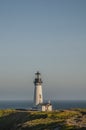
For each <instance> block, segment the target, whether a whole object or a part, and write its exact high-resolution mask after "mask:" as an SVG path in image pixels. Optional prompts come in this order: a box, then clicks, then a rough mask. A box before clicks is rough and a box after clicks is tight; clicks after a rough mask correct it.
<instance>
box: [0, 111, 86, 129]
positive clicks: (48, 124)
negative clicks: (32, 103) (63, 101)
mask: <svg viewBox="0 0 86 130" xmlns="http://www.w3.org/2000/svg"><path fill="white" fill-rule="evenodd" d="M27 129H28V130H86V109H71V110H59V111H58V110H57V111H52V112H40V111H25V110H12V109H7V110H0V130H27Z"/></svg>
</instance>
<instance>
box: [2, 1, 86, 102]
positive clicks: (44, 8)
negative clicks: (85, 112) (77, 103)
mask: <svg viewBox="0 0 86 130" xmlns="http://www.w3.org/2000/svg"><path fill="white" fill-rule="evenodd" d="M37 70H39V71H40V72H41V74H42V80H43V85H42V86H43V96H44V98H45V99H50V100H51V99H57V100H85V99H86V0H0V100H6V99H8V100H9V99H11V100H17V99H21V100H22V99H27V100H33V90H34V84H33V80H34V78H35V74H34V73H35V72H36V71H37Z"/></svg>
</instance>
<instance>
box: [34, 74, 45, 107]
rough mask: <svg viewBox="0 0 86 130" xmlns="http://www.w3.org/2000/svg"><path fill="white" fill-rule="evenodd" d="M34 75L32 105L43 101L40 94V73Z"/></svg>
mask: <svg viewBox="0 0 86 130" xmlns="http://www.w3.org/2000/svg"><path fill="white" fill-rule="evenodd" d="M35 75H36V77H35V80H34V85H35V88H34V105H35V106H37V105H40V104H42V103H43V95H42V80H41V78H40V75H41V74H40V73H39V72H37V73H35Z"/></svg>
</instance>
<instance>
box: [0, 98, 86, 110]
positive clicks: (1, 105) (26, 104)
mask: <svg viewBox="0 0 86 130" xmlns="http://www.w3.org/2000/svg"><path fill="white" fill-rule="evenodd" d="M51 104H52V106H53V109H71V108H86V101H58V100H57V101H51ZM32 107H33V102H32V101H29V100H25V101H0V109H9V108H11V109H31V108H32Z"/></svg>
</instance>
